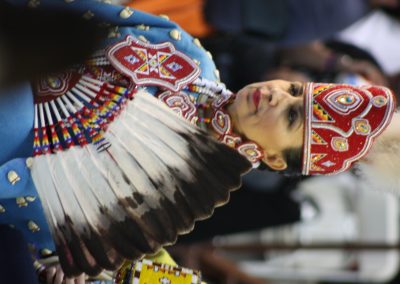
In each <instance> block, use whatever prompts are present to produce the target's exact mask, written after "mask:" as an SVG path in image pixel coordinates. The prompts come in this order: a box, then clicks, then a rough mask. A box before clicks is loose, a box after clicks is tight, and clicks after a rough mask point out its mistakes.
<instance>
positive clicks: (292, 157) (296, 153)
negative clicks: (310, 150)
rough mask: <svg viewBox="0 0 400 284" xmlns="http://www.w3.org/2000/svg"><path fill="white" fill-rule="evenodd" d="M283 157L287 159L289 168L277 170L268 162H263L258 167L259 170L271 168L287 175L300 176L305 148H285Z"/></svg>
mask: <svg viewBox="0 0 400 284" xmlns="http://www.w3.org/2000/svg"><path fill="white" fill-rule="evenodd" d="M282 154H283V158H284V159H285V161H286V164H287V168H286V169H285V170H283V171H277V170H274V169H272V168H270V167H269V166H268V165H267V164H266V163H264V162H261V164H260V166H259V167H258V169H259V170H269V171H273V172H278V173H281V174H283V175H285V176H300V175H301V170H302V169H301V165H302V163H303V148H302V147H298V148H287V149H285V150H283V153H282Z"/></svg>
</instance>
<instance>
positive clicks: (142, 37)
mask: <svg viewBox="0 0 400 284" xmlns="http://www.w3.org/2000/svg"><path fill="white" fill-rule="evenodd" d="M138 40H140V41H143V42H149V41H148V40H147V38H146V37H145V36H143V35H140V36H138Z"/></svg>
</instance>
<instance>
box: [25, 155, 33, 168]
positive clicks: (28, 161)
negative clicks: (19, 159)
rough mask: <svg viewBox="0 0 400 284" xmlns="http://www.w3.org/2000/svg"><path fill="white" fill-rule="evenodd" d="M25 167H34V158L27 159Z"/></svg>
mask: <svg viewBox="0 0 400 284" xmlns="http://www.w3.org/2000/svg"><path fill="white" fill-rule="evenodd" d="M25 165H26V166H27V167H28V168H29V169H31V168H32V166H33V158H32V157H29V158H28V159H26V160H25Z"/></svg>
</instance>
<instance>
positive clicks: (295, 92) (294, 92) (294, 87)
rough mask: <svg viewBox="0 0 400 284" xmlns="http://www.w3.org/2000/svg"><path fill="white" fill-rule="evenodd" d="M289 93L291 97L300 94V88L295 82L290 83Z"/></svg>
mask: <svg viewBox="0 0 400 284" xmlns="http://www.w3.org/2000/svg"><path fill="white" fill-rule="evenodd" d="M289 93H290V94H291V95H292V96H293V97H297V96H298V95H299V94H300V88H299V86H297V85H296V84H290V88H289Z"/></svg>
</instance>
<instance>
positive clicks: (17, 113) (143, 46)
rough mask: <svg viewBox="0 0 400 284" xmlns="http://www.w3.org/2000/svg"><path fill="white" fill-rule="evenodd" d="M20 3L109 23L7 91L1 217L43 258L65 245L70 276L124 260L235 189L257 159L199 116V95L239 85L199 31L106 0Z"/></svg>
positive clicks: (184, 226) (219, 94) (165, 239)
mask: <svg viewBox="0 0 400 284" xmlns="http://www.w3.org/2000/svg"><path fill="white" fill-rule="evenodd" d="M12 2H13V3H14V4H16V5H27V6H29V7H30V8H31V9H49V11H54V10H57V9H64V10H72V11H74V12H75V13H77V14H81V15H82V17H84V18H85V19H87V20H88V21H97V22H98V23H99V24H100V25H102V26H106V27H108V29H109V35H108V38H107V39H105V40H104V42H103V44H102V46H99V48H98V52H96V53H95V54H93V55H92V56H91V57H90V58H88V59H87V61H85V62H84V63H82V64H79V65H77V66H72V67H70V68H68V69H66V70H64V71H63V72H60V73H57V74H49V75H47V76H44V77H43V78H40V79H38V80H37V81H36V82H33V83H32V85H28V84H26V85H23V86H21V87H19V88H18V89H15V90H14V92H15V93H17V95H13V94H11V93H9V94H7V95H4V96H1V98H0V99H1V100H2V102H1V104H0V105H1V107H2V114H3V115H2V117H4V118H3V121H4V123H3V124H2V129H3V130H2V131H4V134H3V137H6V139H2V141H3V142H2V143H3V151H2V154H0V155H1V156H0V158H1V162H2V166H1V168H0V171H1V172H2V174H1V175H0V176H1V177H2V179H3V180H2V181H1V183H2V188H3V190H2V193H0V210H1V211H0V223H3V224H10V225H12V226H15V228H16V229H18V230H21V231H22V232H23V234H24V236H25V238H26V239H27V240H28V242H29V245H30V248H31V250H32V253H33V255H34V256H35V257H36V258H37V259H41V258H44V257H48V256H52V255H55V254H56V255H57V256H58V257H59V260H60V263H61V265H62V267H63V270H64V272H65V274H66V275H67V276H73V275H78V274H80V273H82V272H85V273H86V274H89V275H96V274H98V273H99V272H101V271H102V270H103V269H107V270H115V269H117V268H118V267H119V266H120V265H121V264H122V262H123V260H124V259H132V260H134V259H140V258H142V257H143V255H145V254H151V253H154V252H156V251H158V250H159V249H160V248H161V247H162V246H164V245H167V244H171V243H173V242H174V241H175V240H176V237H177V235H178V234H182V233H187V232H188V231H190V230H191V229H192V227H193V225H194V222H195V221H196V220H198V219H203V218H206V217H208V216H209V215H210V214H211V213H212V211H213V209H214V208H215V207H216V206H218V205H221V204H223V203H225V202H226V201H227V200H228V198H229V192H230V191H231V190H233V189H235V188H237V187H238V186H239V185H240V175H241V174H242V173H244V172H246V171H247V170H249V167H250V164H249V162H248V161H247V160H246V159H245V158H243V157H242V156H241V155H238V154H237V152H236V151H234V150H232V149H231V148H229V147H226V146H224V145H222V144H220V143H218V142H215V141H214V139H212V138H211V137H208V135H206V133H205V132H204V130H201V129H200V128H198V127H195V126H194V124H195V123H199V124H200V123H201V121H200V120H201V117H200V116H199V114H197V113H192V111H193V109H192V107H193V106H195V107H197V106H198V104H201V103H202V100H207V98H209V97H210V96H214V97H215V98H216V99H215V101H218V102H219V103H224V102H226V101H228V100H229V99H230V97H231V95H232V94H231V93H230V92H229V91H227V90H226V89H225V88H224V86H223V85H222V84H220V83H218V71H217V70H216V69H215V66H214V64H213V62H212V60H211V58H210V54H208V53H207V52H206V51H205V50H204V49H203V48H202V46H201V44H200V42H199V40H198V39H195V38H192V37H191V36H189V35H188V34H187V33H185V32H184V31H182V30H181V29H180V28H179V27H178V26H177V25H176V24H174V23H172V22H170V21H169V20H168V19H166V18H164V17H158V16H152V15H148V14H145V13H141V12H139V11H134V10H132V9H131V8H126V7H122V6H113V5H110V4H107V3H102V1H92V0H90V1H79V0H76V1H61V0H57V1H55V0H42V1H12ZM103 2H106V1H103ZM60 56H62V54H60ZM10 92H11V91H10ZM149 94H150V95H149ZM153 96H157V97H159V99H155V98H154V97H153ZM162 101H163V102H164V103H165V104H166V105H167V106H166V105H165V104H164V103H163V102H162ZM168 106H169V107H168ZM186 107H187V108H186ZM171 108H172V110H171ZM174 112H175V113H178V114H180V116H181V117H179V115H176V114H174ZM182 117H184V118H186V119H187V120H188V121H187V120H184V119H182ZM193 123H194V124H193ZM218 125H219V126H220V127H221V129H222V128H224V127H225V125H224V120H221V121H220V123H219V124H218ZM32 146H33V147H32ZM226 165H232V166H229V167H227V166H226ZM148 264H149V263H143V267H145V266H146V265H148ZM38 268H39V267H38ZM160 269H161V268H160ZM162 269H164V268H162ZM136 271H137V269H136ZM174 271H175V270H174ZM175 272H176V271H175ZM143 273H144V272H143ZM183 274H185V275H186V274H187V273H183ZM193 275H194V274H193ZM165 277H166V276H165ZM198 278H199V277H198ZM166 280H167V279H166ZM182 283H183V282H182ZM185 283H186V282H185ZM191 283H197V282H191Z"/></svg>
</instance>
